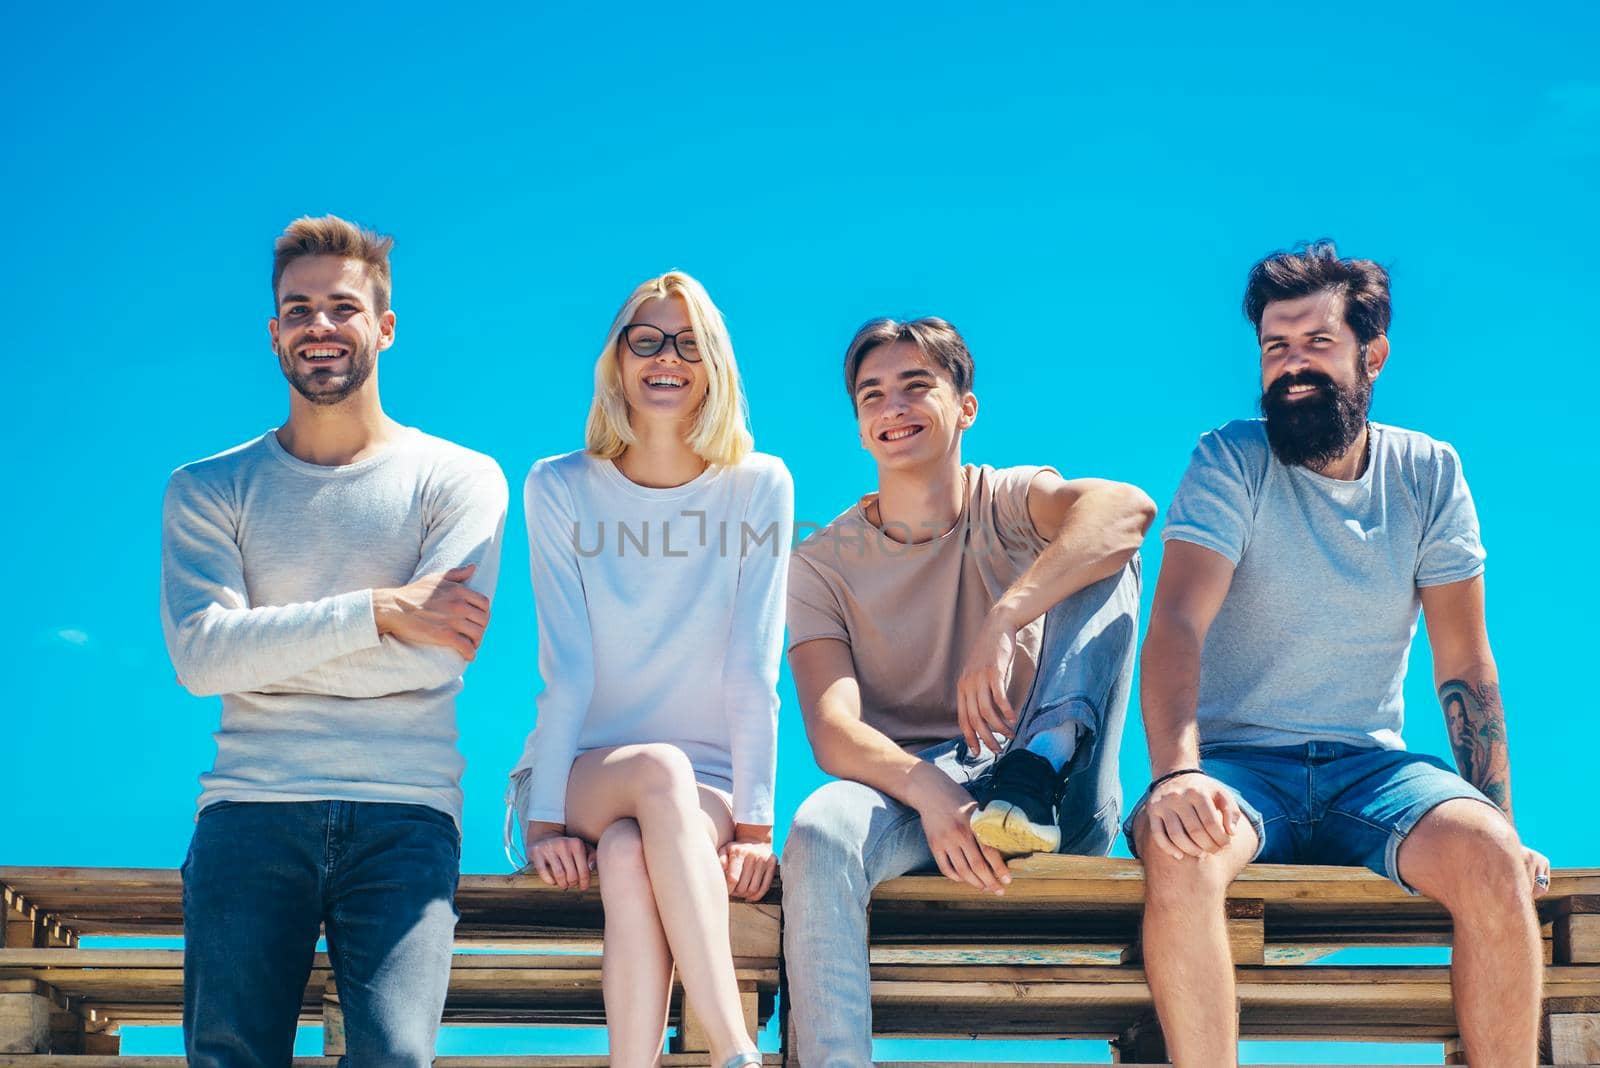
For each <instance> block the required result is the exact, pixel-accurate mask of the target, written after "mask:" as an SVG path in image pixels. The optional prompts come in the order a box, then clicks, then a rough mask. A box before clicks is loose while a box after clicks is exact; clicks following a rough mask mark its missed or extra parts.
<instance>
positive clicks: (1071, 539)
mask: <svg viewBox="0 0 1600 1068" xmlns="http://www.w3.org/2000/svg"><path fill="white" fill-rule="evenodd" d="M1153 508H1154V506H1153V505H1151V504H1150V499H1149V498H1148V497H1146V496H1145V495H1144V494H1143V493H1141V492H1140V491H1139V490H1137V489H1135V488H1134V487H1132V486H1123V485H1120V484H1115V483H1113V484H1109V485H1107V486H1105V487H1104V488H1101V489H1096V490H1092V491H1090V492H1087V493H1085V494H1084V495H1083V496H1082V497H1081V498H1080V499H1079V500H1078V502H1077V503H1076V504H1074V505H1073V507H1072V511H1071V512H1070V513H1069V514H1068V516H1067V520H1066V522H1065V523H1063V524H1062V527H1061V530H1060V531H1059V532H1058V533H1057V534H1056V536H1055V538H1054V539H1052V540H1051V542H1050V544H1049V545H1047V546H1045V549H1044V551H1043V552H1042V553H1040V554H1039V557H1038V559H1036V560H1035V561H1034V562H1033V563H1032V565H1030V566H1029V568H1028V569H1027V571H1025V572H1023V573H1022V575H1021V576H1020V577H1019V578H1018V579H1017V581H1016V582H1014V583H1012V585H1011V588H1010V589H1008V590H1006V592H1005V593H1004V594H1002V595H1001V597H1000V599H999V600H998V601H997V602H996V603H995V607H994V611H995V613H997V614H999V615H1002V616H1004V617H1005V618H1006V619H1007V620H1008V621H1009V622H1010V623H1011V624H1012V625H1013V626H1015V627H1018V628H1020V627H1022V626H1024V625H1026V624H1027V623H1029V622H1031V621H1032V620H1035V619H1037V618H1039V617H1040V616H1042V615H1044V613H1046V612H1048V611H1049V610H1050V609H1051V608H1053V607H1055V606H1056V605H1058V604H1060V603H1061V602H1062V601H1064V600H1066V599H1067V598H1068V597H1070V596H1072V595H1073V594H1074V593H1077V592H1078V591H1079V590H1081V589H1083V588H1085V587H1087V586H1090V585H1092V584H1094V583H1096V582H1099V581H1100V580H1101V579H1103V578H1109V577H1110V576H1112V575H1115V574H1116V573H1117V572H1118V571H1120V570H1121V569H1122V567H1123V566H1124V565H1125V564H1127V562H1128V561H1129V560H1130V559H1132V558H1133V554H1134V553H1136V552H1138V551H1139V546H1140V545H1141V544H1143V542H1144V534H1145V530H1146V529H1147V528H1148V527H1149V525H1150V519H1151V516H1152V515H1153V514H1154V512H1153Z"/></svg>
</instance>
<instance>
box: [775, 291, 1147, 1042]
mask: <svg viewBox="0 0 1600 1068" xmlns="http://www.w3.org/2000/svg"><path fill="white" fill-rule="evenodd" d="M972 379H973V364H972V357H971V355H970V353H969V352H968V351H967V346H966V343H965V342H964V341H963V340H962V338H961V335H960V334H959V333H957V332H956V330H955V328H954V327H952V326H950V324H948V323H946V322H944V321H943V320H940V319H918V320H915V321H913V322H906V323H900V322H895V321H892V320H888V319H882V320H877V321H874V322H870V323H868V324H866V325H865V326H864V327H862V328H861V330H860V331H859V332H858V333H857V334H856V336H855V339H854V340H853V341H852V342H851V344H850V347H849V349H848V351H847V353H846V355H845V385H846V389H847V390H848V392H849V395H850V397H851V400H852V402H853V404H854V407H855V413H856V421H857V424H858V429H859V432H860V436H861V442H862V445H863V446H864V447H865V448H866V449H867V451H868V452H869V453H870V454H871V456H872V458H873V459H874V460H875V461H876V463H877V467H878V492H876V493H871V494H868V495H866V496H865V497H863V498H862V499H861V501H860V502H859V503H858V504H856V505H854V506H852V507H851V508H850V509H849V510H848V511H847V512H845V513H844V514H843V515H841V516H839V517H838V518H837V519H835V520H834V521H833V522H832V523H831V524H829V525H828V526H827V527H825V528H823V529H822V530H821V531H819V532H817V533H816V534H815V535H813V536H812V537H811V538H809V539H807V540H806V541H805V542H804V543H803V544H801V545H800V546H799V547H798V548H797V549H796V550H795V553H794V557H793V560H792V563H791V566H790V578H789V594H788V597H789V663H790V666H791V668H792V669H793V672H794V678H795V684H796V686H797V688H798V690H799V695H800V703H801V708H802V709H803V712H804V715H805V722H806V731H807V734H808V736H809V738H810V741H811V746H812V750H813V751H814V753H815V754H816V759H817V763H818V764H819V765H820V766H821V767H822V769H823V770H824V771H826V772H828V773H829V774H831V775H834V776H837V777H838V778H839V779H840V780H842V781H839V782H834V783H830V784H828V785H826V786H824V787H822V788H821V789H819V790H818V791H817V792H816V793H814V794H812V795H811V797H810V798H809V799H807V800H806V802H805V803H804V804H803V805H801V807H800V810H799V812H798V813H797V814H796V815H795V818H794V823H793V825H792V827H791V828H790V831H789V836H788V842H787V845H786V847H785V850H784V856H783V866H784V867H783V871H784V876H783V879H784V913H785V916H784V950H785V961H786V967H787V972H788V978H789V990H790V991H791V994H792V1000H791V1004H790V1012H791V1014H792V1019H793V1021H794V1024H795V1028H796V1032H797V1034H798V1038H799V1055H800V1062H801V1063H802V1064H804V1065H806V1066H808V1068H809V1066H812V1065H850V1066H858V1065H863V1064H868V1063H870V1062H871V1059H872V1043H871V1031H872V1028H871V1009H870V993H869V983H868V961H867V902H868V897H869V896H870V894H871V891H872V888H873V887H874V886H875V885H877V884H878V883H880V882H882V881H883V880H885V879H889V878H893V877H894V876H897V875H902V874H905V873H906V872H908V871H912V870H915V869H918V868H924V867H927V866H930V865H936V866H937V867H938V870H939V871H941V872H943V873H944V874H945V875H947V876H948V877H950V878H951V879H955V880H957V881H961V882H966V883H969V884H971V885H972V886H973V887H975V888H978V889H980V890H985V891H988V892H991V893H996V894H999V893H1003V892H1004V887H1005V884H1006V883H1008V882H1009V881H1010V876H1009V874H1008V872H1007V869H1006V865H1005V862H1004V859H1003V856H1004V855H1005V854H1016V853H1024V852H1033V851H1040V850H1060V851H1061V852H1070V853H1084V854H1095V855H1104V854H1105V853H1106V852H1107V851H1108V850H1109V849H1110V847H1111V843H1112V840H1113V839H1114V838H1115V835H1116V828H1117V820H1118V818H1119V815H1120V808H1121V792H1120V789H1119V787H1118V781H1117V750H1118V746H1119V745H1120V743H1121V738H1122V723H1123V716H1124V713H1125V711H1126V708H1127V701H1128V690H1129V679H1130V677H1131V673H1132V668H1133V649H1134V639H1135V632H1136V630H1137V617H1138V608H1139V563H1138V557H1137V551H1138V548H1139V545H1140V542H1141V541H1142V540H1143V538H1144V534H1145V531H1146V530H1147V529H1148V527H1149V524H1150V523H1151V521H1152V520H1153V519H1154V516H1155V507H1154V505H1153V504H1152V503H1151V501H1150V499H1149V498H1148V497H1146V496H1145V495H1144V493H1142V492H1140V491H1139V490H1138V489H1136V488H1135V487H1133V486H1128V485H1123V484H1120V483H1115V482H1106V481H1100V480H1096V479H1077V480H1072V481H1068V480H1066V479H1063V478H1062V477H1061V476H1060V475H1059V474H1058V473H1056V471H1055V470H1053V469H1051V468H1048V467H1010V468H1000V469H996V468H993V467H987V466H984V467H977V466H972V465H965V466H964V465H963V464H962V462H961V435H962V433H963V432H964V431H965V430H967V429H968V428H969V427H971V426H972V424H973V421H974V420H975V419H976V417H977V413H978V400H977V398H976V397H975V396H974V395H973V393H972ZM1002 739H1005V740H1004V741H1003V740H1002ZM996 754H1001V755H1000V756H999V757H998V759H997V758H996Z"/></svg>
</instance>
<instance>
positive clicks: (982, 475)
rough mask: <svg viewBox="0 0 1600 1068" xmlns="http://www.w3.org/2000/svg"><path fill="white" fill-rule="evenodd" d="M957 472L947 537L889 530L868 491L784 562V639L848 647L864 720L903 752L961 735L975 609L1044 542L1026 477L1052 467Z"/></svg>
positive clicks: (1015, 680)
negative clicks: (875, 518)
mask: <svg viewBox="0 0 1600 1068" xmlns="http://www.w3.org/2000/svg"><path fill="white" fill-rule="evenodd" d="M962 470H963V474H964V475H965V476H966V502H965V504H964V506H963V507H962V510H961V515H960V517H959V518H958V519H957V520H956V524H955V526H954V527H952V528H951V529H950V530H949V531H948V532H947V533H945V534H944V535H942V536H940V537H938V538H935V539H933V540H932V541H925V542H921V543H918V544H902V543H901V542H898V541H896V540H894V539H893V538H890V537H889V536H888V535H887V534H885V533H884V532H883V531H881V530H879V529H878V528H877V527H875V526H873V525H872V523H871V522H870V521H869V520H868V519H867V508H868V507H869V506H870V505H871V504H872V503H873V501H874V499H875V498H876V497H877V494H875V493H869V494H867V495H866V496H865V497H863V498H861V500H860V501H858V502H857V503H856V504H855V506H854V507H852V508H850V509H849V510H848V511H846V512H845V513H844V514H843V515H841V516H839V517H838V518H837V519H835V520H834V521H833V522H832V523H829V524H828V525H827V526H826V527H823V528H822V529H821V530H819V531H817V533H815V534H813V535H812V536H811V537H809V538H807V539H806V540H805V541H804V542H802V543H801V544H800V545H799V546H798V547H797V548H796V549H795V550H794V556H793V558H792V559H791V561H790V564H789V648H790V649H793V648H794V647H795V646H797V645H800V644H801V643H803V642H808V641H812V640H813V639H816V638H837V639H838V640H840V641H842V642H844V643H845V644H847V645H849V646H850V653H851V656H852V658H853V659H854V660H855V669H856V679H857V681H858V683H859V684H860V688H861V716H862V719H863V720H864V721H865V722H866V723H868V724H870V725H871V726H873V727H876V728H877V729H878V730H880V731H882V732H883V733H884V734H886V735H888V736H889V737H890V738H892V739H893V740H894V741H895V742H897V743H898V744H899V745H901V746H902V747H904V748H906V749H908V750H912V751H915V750H917V749H923V748H926V747H927V746H930V745H934V744H936V743H938V742H944V741H948V740H950V739H951V738H954V737H956V736H957V735H958V734H960V733H961V727H960V725H959V724H958V723H957V721H956V680H957V678H958V677H959V676H960V674H961V666H962V664H963V663H964V662H965V660H966V657H967V653H968V651H969V650H970V649H971V647H972V643H973V641H974V639H975V638H976V637H977V634H978V631H979V628H981V627H982V625H983V620H984V617H985V616H986V615H987V614H988V612H989V610H990V609H991V608H993V607H994V604H995V602H996V601H998V600H999V599H1000V596H1001V595H1002V594H1003V593H1005V591H1006V590H1007V589H1008V588H1010V586H1011V584H1012V583H1013V582H1015V581H1016V580H1017V578H1018V577H1020V576H1021V575H1022V573H1023V572H1024V571H1026V570H1027V569H1028V567H1029V566H1031V565H1032V564H1033V562H1034V560H1036V559H1038V556H1039V554H1040V553H1041V552H1043V551H1044V547H1045V545H1046V544H1047V543H1046V541H1045V539H1044V538H1042V537H1040V535H1039V532H1038V531H1037V530H1035V529H1034V526H1033V520H1032V518H1031V517H1030V516H1029V514H1028V487H1029V485H1031V484H1032V482H1033V479H1034V476H1036V475H1037V474H1039V472H1041V471H1049V470H1053V468H1047V467H1005V468H1000V469H996V468H993V467H987V466H985V467H974V466H972V465H971V464H968V465H967V466H966V467H965V468H963V469H962ZM891 529H892V528H891ZM897 533H900V534H901V536H905V532H903V531H901V532H897ZM1043 628H1044V623H1043V617H1040V618H1039V619H1035V620H1034V621H1032V622H1031V623H1029V624H1028V625H1027V626H1026V627H1024V628H1023V629H1022V631H1021V632H1020V633H1019V634H1018V644H1017V655H1016V659H1015V661H1013V663H1012V668H1011V678H1010V684H1009V685H1008V687H1007V689H1006V693H1007V696H1008V697H1009V698H1010V700H1011V706H1012V708H1014V709H1018V710H1020V709H1021V708H1022V702H1023V701H1024V700H1025V699H1026V698H1027V696H1028V688H1029V687H1030V686H1031V685H1032V684H1033V676H1034V672H1035V670H1036V669H1037V667H1038V661H1039V639H1040V635H1041V633H1042V631H1043Z"/></svg>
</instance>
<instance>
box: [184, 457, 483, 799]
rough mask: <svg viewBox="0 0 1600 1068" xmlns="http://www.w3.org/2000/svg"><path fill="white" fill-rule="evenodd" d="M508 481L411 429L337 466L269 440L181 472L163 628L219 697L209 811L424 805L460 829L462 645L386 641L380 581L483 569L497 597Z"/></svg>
mask: <svg viewBox="0 0 1600 1068" xmlns="http://www.w3.org/2000/svg"><path fill="white" fill-rule="evenodd" d="M505 518H506V480H505V476H504V475H502V474H501V473H500V468H499V467H497V466H496V465H495V462H494V461H493V460H491V459H489V457H487V456H482V455H480V454H478V453H475V452H470V451H468V450H467V449H464V448H462V447H461V446H459V445H452V444H451V443H450V442H448V441H442V440H440V439H439V438H435V437H430V436H428V435H427V434H424V433H422V432H421V431H418V430H414V429H409V428H408V429H406V430H405V431H404V432H402V433H401V434H400V436H399V437H397V438H396V439H395V440H394V441H393V442H392V443H391V444H390V445H389V446H388V447H387V448H385V449H384V450H383V451H382V452H380V453H378V454H377V455H375V456H371V457H368V458H366V459H364V460H360V461H358V462H356V463H353V464H347V465H345V466H342V467H321V466H318V465H316V464H309V463H306V462H304V461H302V460H299V459H296V458H295V457H293V456H291V455H290V454H289V453H287V452H285V451H284V449H283V446H282V445H280V444H279V443H278V438H277V434H276V433H275V432H273V431H270V430H269V431H268V432H267V433H265V434H263V435H262V436H261V437H259V438H257V439H255V440H254V441H251V442H248V443H246V444H244V445H241V446H239V447H237V448H234V449H229V450H228V451H227V452H224V453H220V454H218V455H216V456H213V457H210V458H209V459H205V460H198V461H196V462H194V463H192V464H188V465H186V466H184V467H180V468H179V469H178V470H177V471H175V472H174V473H173V475H172V479H171V480H170V481H169V482H168V483H167V495H166V501H165V505H164V507H163V511H162V554H161V618H162V623H163V625H164V629H165V632H166V639H167V649H168V651H169V652H170V654H171V656H172V663H173V666H174V667H175V668H176V669H177V673H178V681H180V682H181V683H183V685H184V686H185V687H186V688H188V689H189V691H190V692H192V693H195V694H199V695H202V696H208V695H214V694H220V695H222V727H221V729H220V730H219V731H217V732H216V734H215V735H214V736H213V737H215V738H216V740H217V759H216V763H215V764H214V765H213V766H212V769H211V771H209V772H207V773H206V774H204V775H202V776H201V777H200V783H201V787H202V793H201V795H200V803H199V807H200V808H202V809H203V808H205V807H206V806H207V805H209V804H211V803H213V802H216V801H321V800H347V801H380V802H392V803H400V804H416V805H427V806H429V807H430V808H435V809H438V810H439V811H441V812H446V813H449V815H450V816H451V817H452V818H454V819H455V820H456V822H457V824H459V823H460V822H461V772H462V767H463V761H462V759H461V753H460V752H459V750H458V749H457V747H456V708H455V703H456V694H457V693H458V692H460V690H461V675H462V672H463V671H464V670H465V669H466V666H467V665H466V662H465V661H464V660H462V658H461V656H460V655H459V654H457V653H456V652H455V651H454V650H453V649H446V648H443V647H441V646H434V645H413V644H410V643H408V642H403V641H401V640H399V639H398V638H396V637H394V636H393V635H392V634H385V635H379V634H378V628H377V623H376V621H375V620H374V618H373V614H372V591H373V589H374V588H375V587H390V586H403V585H405V584H407V583H409V582H411V581H413V580H414V579H417V578H421V577H422V576H424V575H430V574H433V573H435V572H440V571H448V570H450V569H451V568H455V567H460V566H462V565H464V564H476V565H477V568H478V569H477V571H476V572H474V574H473V576H472V578H471V580H470V581H469V582H468V585H469V586H471V587H472V588H474V589H476V590H478V591H479V592H481V593H483V594H485V595H486V596H492V595H493V593H494V585H495V577H496V574H497V573H498V571H499V566H500V538H501V533H502V530H503V528H504V526H505Z"/></svg>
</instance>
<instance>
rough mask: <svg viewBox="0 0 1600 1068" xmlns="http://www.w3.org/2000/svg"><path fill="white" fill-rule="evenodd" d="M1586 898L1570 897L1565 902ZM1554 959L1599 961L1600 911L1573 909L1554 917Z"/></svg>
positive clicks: (1578, 962)
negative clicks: (1570, 898)
mask: <svg viewBox="0 0 1600 1068" xmlns="http://www.w3.org/2000/svg"><path fill="white" fill-rule="evenodd" d="M1577 901H1583V902H1584V903H1585V905H1587V901H1588V899H1576V898H1575V899H1572V900H1570V901H1568V902H1566V903H1565V904H1569V905H1570V904H1572V903H1574V902H1577ZM1554 942H1555V947H1554V949H1555V959H1556V960H1557V961H1559V962H1560V963H1562V964H1594V963H1600V912H1594V911H1590V910H1589V909H1588V908H1587V907H1586V908H1584V909H1583V910H1582V911H1579V910H1577V909H1573V910H1572V911H1568V912H1564V914H1562V915H1559V916H1557V917H1556V920H1555V925H1554Z"/></svg>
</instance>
